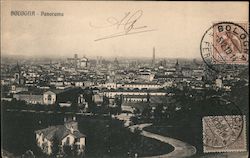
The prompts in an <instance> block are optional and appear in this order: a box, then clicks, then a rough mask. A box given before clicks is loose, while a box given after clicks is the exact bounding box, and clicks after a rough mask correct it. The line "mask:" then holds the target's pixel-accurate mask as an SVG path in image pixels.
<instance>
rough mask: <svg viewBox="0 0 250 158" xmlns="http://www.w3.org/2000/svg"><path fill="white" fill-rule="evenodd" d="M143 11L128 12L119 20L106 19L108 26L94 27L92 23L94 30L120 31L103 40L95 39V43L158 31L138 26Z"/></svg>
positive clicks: (104, 37) (102, 38) (113, 18)
mask: <svg viewBox="0 0 250 158" xmlns="http://www.w3.org/2000/svg"><path fill="white" fill-rule="evenodd" d="M142 15H143V11H142V10H137V11H136V12H134V13H131V12H127V13H125V15H124V16H123V17H122V18H121V19H120V20H118V19H117V18H115V17H109V18H107V19H106V23H107V24H106V25H102V26H94V25H93V24H92V23H90V26H91V27H92V28H108V27H113V28H114V29H115V30H118V31H119V32H116V33H113V34H110V35H107V36H103V37H101V38H97V39H95V41H100V40H105V39H109V38H115V37H120V36H125V35H131V34H138V33H144V32H150V31H156V29H148V26H146V25H144V26H136V23H137V22H138V21H139V19H140V18H141V17H142Z"/></svg>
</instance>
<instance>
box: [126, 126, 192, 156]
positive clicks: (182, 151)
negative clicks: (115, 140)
mask: <svg viewBox="0 0 250 158" xmlns="http://www.w3.org/2000/svg"><path fill="white" fill-rule="evenodd" d="M151 125H152V124H139V125H133V126H130V127H129V128H130V130H131V131H132V132H134V131H135V129H139V130H141V133H140V134H141V135H143V136H145V137H148V138H153V139H156V140H159V141H161V142H164V143H167V144H170V145H172V146H173V147H174V150H173V151H172V152H170V153H168V154H163V155H158V156H151V157H144V158H184V157H189V156H192V155H194V154H195V153H196V148H195V147H194V146H192V145H189V144H187V143H185V142H182V141H180V140H177V139H173V138H170V137H165V136H161V135H158V134H154V133H150V132H147V131H145V130H143V128H145V127H148V126H151Z"/></svg>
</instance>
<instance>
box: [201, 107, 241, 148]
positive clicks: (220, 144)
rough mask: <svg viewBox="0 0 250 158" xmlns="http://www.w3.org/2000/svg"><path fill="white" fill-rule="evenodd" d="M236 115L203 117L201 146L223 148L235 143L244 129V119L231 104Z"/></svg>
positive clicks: (239, 111) (238, 110) (237, 108)
mask: <svg viewBox="0 0 250 158" xmlns="http://www.w3.org/2000/svg"><path fill="white" fill-rule="evenodd" d="M232 105H233V106H234V108H235V109H234V110H237V111H236V113H238V114H236V115H235V114H233V115H231V114H229V115H222V116H218V115H216V116H205V117H204V118H203V120H202V122H203V145H204V146H207V147H212V148H218V149H219V148H224V147H227V146H229V145H231V144H233V143H234V142H236V141H237V140H238V139H239V137H240V136H241V134H242V132H243V129H244V121H245V120H244V117H243V114H242V112H241V110H240V108H239V107H238V106H236V105H235V104H234V103H233V102H231V104H230V106H232Z"/></svg>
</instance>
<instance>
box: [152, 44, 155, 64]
mask: <svg viewBox="0 0 250 158" xmlns="http://www.w3.org/2000/svg"><path fill="white" fill-rule="evenodd" d="M152 66H155V47H153V59H152Z"/></svg>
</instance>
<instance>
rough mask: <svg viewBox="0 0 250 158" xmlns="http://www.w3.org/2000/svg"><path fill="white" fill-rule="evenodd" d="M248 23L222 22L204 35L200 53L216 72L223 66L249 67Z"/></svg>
mask: <svg viewBox="0 0 250 158" xmlns="http://www.w3.org/2000/svg"><path fill="white" fill-rule="evenodd" d="M246 30H248V29H247V23H241V24H236V23H232V22H220V23H216V24H214V25H213V26H211V27H210V28H209V29H208V30H207V31H206V32H205V34H204V35H203V37H202V40H201V44H200V51H201V57H202V59H203V61H204V62H205V63H206V64H207V65H208V67H210V68H211V69H213V70H215V71H221V66H222V65H223V66H224V67H225V66H232V65H248V50H249V45H248V41H249V34H248V32H247V31H246Z"/></svg>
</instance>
